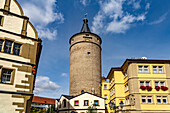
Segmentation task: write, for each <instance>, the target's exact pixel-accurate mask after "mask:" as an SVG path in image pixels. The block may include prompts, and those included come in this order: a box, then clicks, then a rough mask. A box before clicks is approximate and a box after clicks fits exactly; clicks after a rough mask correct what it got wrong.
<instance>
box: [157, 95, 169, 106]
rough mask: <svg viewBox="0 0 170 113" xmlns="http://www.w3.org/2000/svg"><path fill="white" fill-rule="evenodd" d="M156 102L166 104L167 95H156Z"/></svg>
mask: <svg viewBox="0 0 170 113" xmlns="http://www.w3.org/2000/svg"><path fill="white" fill-rule="evenodd" d="M157 104H167V96H157Z"/></svg>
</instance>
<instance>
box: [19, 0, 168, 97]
mask: <svg viewBox="0 0 170 113" xmlns="http://www.w3.org/2000/svg"><path fill="white" fill-rule="evenodd" d="M18 2H19V3H20V4H21V6H22V8H23V9H24V13H25V15H27V16H29V18H30V21H31V22H32V23H33V25H34V26H35V27H36V29H37V31H38V33H39V37H41V38H42V40H43V50H42V54H41V59H40V63H39V68H38V73H37V79H36V88H35V91H34V93H35V95H39V96H44V97H51V98H59V97H60V95H61V94H68V93H69V38H70V37H71V36H72V35H74V34H75V33H78V32H80V29H81V27H82V24H83V21H82V20H83V18H84V14H85V13H88V16H87V18H88V19H89V27H90V29H91V31H92V32H94V33H96V34H98V35H99V36H100V37H101V38H102V40H103V43H102V74H104V75H105V76H107V74H108V72H109V70H110V68H111V67H115V66H121V65H122V64H123V62H124V61H125V59H126V58H141V57H144V56H145V57H147V58H148V59H170V52H169V50H170V21H169V20H170V5H169V4H170V0H18Z"/></svg>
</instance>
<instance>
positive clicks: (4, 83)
mask: <svg viewBox="0 0 170 113" xmlns="http://www.w3.org/2000/svg"><path fill="white" fill-rule="evenodd" d="M0 84H5V85H13V84H12V83H3V82H0Z"/></svg>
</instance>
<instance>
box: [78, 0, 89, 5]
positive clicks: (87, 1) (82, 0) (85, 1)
mask: <svg viewBox="0 0 170 113" xmlns="http://www.w3.org/2000/svg"><path fill="white" fill-rule="evenodd" d="M80 3H82V4H83V5H84V6H87V4H88V3H90V0H80Z"/></svg>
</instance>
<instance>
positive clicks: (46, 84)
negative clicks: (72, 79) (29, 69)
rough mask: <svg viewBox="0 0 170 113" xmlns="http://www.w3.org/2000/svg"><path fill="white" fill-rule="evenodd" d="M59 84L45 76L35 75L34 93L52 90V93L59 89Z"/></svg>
mask: <svg viewBox="0 0 170 113" xmlns="http://www.w3.org/2000/svg"><path fill="white" fill-rule="evenodd" d="M59 88H60V86H59V85H57V84H56V83H55V82H53V81H51V80H50V78H49V77H47V76H37V77H36V81H35V90H34V93H35V94H40V93H44V92H46V93H48V92H50V91H52V92H53V93H55V92H57V91H58V90H59Z"/></svg>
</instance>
